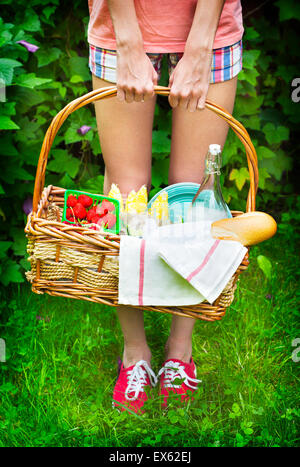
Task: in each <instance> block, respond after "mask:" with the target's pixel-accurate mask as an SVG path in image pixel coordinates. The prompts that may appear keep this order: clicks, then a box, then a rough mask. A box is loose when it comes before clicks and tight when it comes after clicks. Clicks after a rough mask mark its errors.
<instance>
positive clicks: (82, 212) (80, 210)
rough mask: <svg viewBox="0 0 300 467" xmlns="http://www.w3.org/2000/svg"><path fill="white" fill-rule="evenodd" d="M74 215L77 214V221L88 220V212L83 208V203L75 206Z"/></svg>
mask: <svg viewBox="0 0 300 467" xmlns="http://www.w3.org/2000/svg"><path fill="white" fill-rule="evenodd" d="M73 211H74V214H75V217H76V218H77V219H85V218H86V210H85V208H84V207H83V206H82V204H81V203H77V204H76V205H75V206H74V209H73Z"/></svg>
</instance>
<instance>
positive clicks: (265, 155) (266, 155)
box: [256, 146, 276, 160]
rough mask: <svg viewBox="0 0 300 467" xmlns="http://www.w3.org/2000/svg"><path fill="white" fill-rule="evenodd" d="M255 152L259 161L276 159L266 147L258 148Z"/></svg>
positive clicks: (273, 153)
mask: <svg viewBox="0 0 300 467" xmlns="http://www.w3.org/2000/svg"><path fill="white" fill-rule="evenodd" d="M256 152H257V158H258V159H259V160H262V159H273V158H275V157H276V154H275V152H273V151H271V149H269V148H267V147H266V146H259V147H258V148H257V149H256Z"/></svg>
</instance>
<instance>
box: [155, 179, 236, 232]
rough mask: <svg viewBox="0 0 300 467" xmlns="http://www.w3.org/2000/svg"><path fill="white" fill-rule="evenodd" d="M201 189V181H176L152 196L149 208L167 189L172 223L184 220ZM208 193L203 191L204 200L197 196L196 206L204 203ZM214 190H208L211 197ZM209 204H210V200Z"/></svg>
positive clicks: (229, 214) (229, 215)
mask: <svg viewBox="0 0 300 467" xmlns="http://www.w3.org/2000/svg"><path fill="white" fill-rule="evenodd" d="M198 189H199V183H193V182H183V183H174V184H173V185H169V186H168V187H166V188H163V189H162V190H161V191H159V192H158V193H156V195H154V196H153V198H151V200H150V201H149V203H148V208H150V207H151V205H152V203H153V202H154V201H155V200H156V198H157V197H158V196H159V195H160V194H161V193H162V192H163V191H166V192H167V193H168V204H169V216H170V220H171V222H172V223H175V222H176V223H177V222H184V220H185V216H186V214H187V210H188V207H189V206H190V204H191V202H192V201H193V198H194V196H195V194H196V193H197V191H198ZM204 194H205V195H206V193H205V192H204V191H203V192H202V200H200V199H199V198H197V200H196V201H195V203H194V206H196V205H197V204H203V195H204ZM210 194H212V192H210V191H207V196H208V197H210ZM207 201H208V204H209V200H207ZM228 217H232V215H231V212H230V210H229V208H228Z"/></svg>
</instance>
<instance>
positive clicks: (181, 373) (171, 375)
mask: <svg viewBox="0 0 300 467" xmlns="http://www.w3.org/2000/svg"><path fill="white" fill-rule="evenodd" d="M163 373H164V387H165V388H180V387H181V384H174V383H173V381H174V380H175V379H181V380H183V383H184V384H185V385H186V386H188V387H190V388H191V389H194V390H195V389H197V384H198V383H201V382H202V381H201V379H196V378H191V377H190V376H189V375H187V374H186V371H185V369H184V366H183V365H180V363H179V362H173V361H172V360H169V361H168V362H167V363H166V364H165V365H164V366H163V367H162V368H161V369H160V370H159V372H158V375H157V377H159V376H160V375H161V374H163ZM195 376H197V372H196V368H195Z"/></svg>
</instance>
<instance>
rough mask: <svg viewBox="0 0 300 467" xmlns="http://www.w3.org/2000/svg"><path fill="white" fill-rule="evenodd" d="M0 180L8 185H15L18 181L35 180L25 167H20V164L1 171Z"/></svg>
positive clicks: (11, 165)
mask: <svg viewBox="0 0 300 467" xmlns="http://www.w3.org/2000/svg"><path fill="white" fill-rule="evenodd" d="M0 178H1V179H2V180H4V181H5V182H6V183H9V184H11V183H14V182H15V181H16V180H22V181H24V180H34V176H33V175H31V174H30V173H29V172H27V170H25V169H23V167H19V165H18V164H10V165H6V166H5V167H3V168H2V170H1V171H0Z"/></svg>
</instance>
